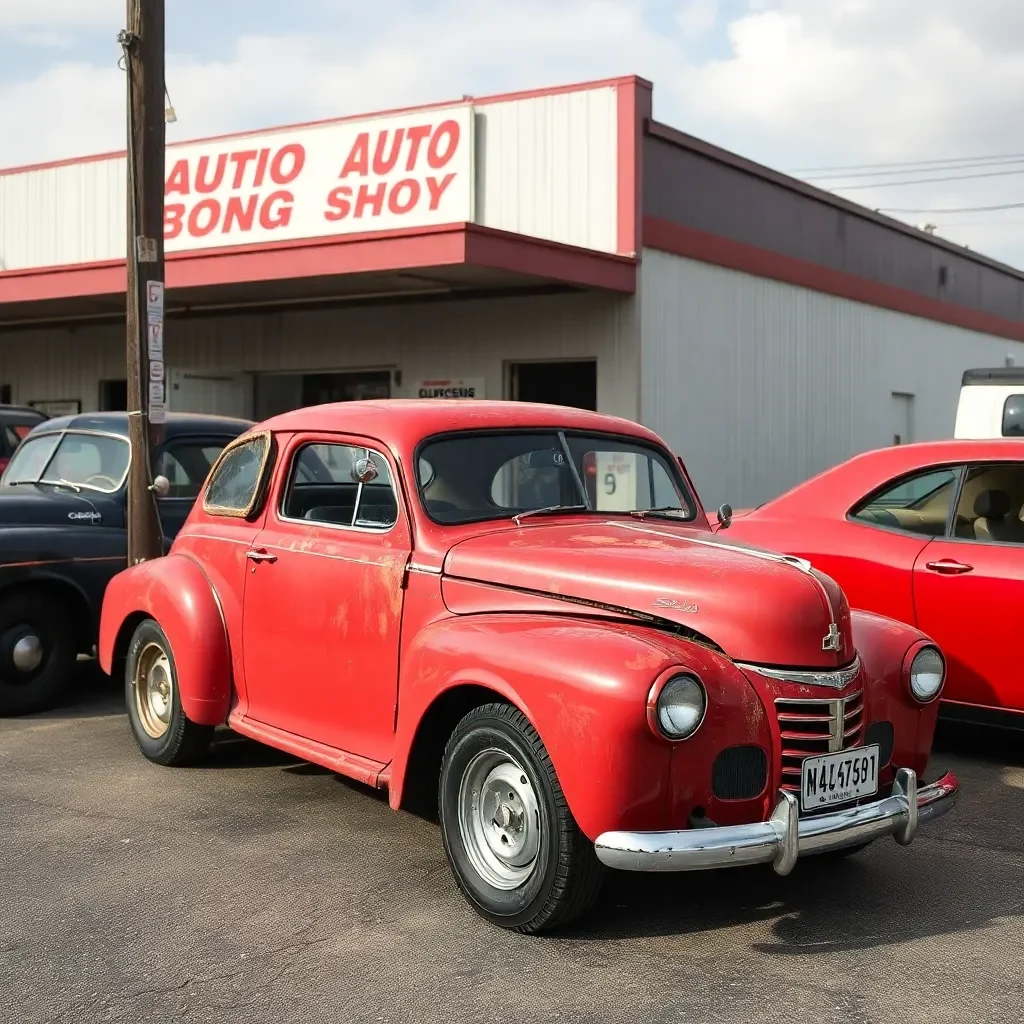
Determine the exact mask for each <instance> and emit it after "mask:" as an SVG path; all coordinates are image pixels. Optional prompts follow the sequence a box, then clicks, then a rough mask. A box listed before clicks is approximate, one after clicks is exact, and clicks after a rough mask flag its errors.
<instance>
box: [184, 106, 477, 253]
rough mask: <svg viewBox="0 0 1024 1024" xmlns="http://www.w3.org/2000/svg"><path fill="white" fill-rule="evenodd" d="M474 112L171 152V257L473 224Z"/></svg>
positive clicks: (314, 128) (425, 113) (373, 121)
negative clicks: (227, 248) (191, 252)
mask: <svg viewBox="0 0 1024 1024" xmlns="http://www.w3.org/2000/svg"><path fill="white" fill-rule="evenodd" d="M473 166H474V161H473V108H472V107H471V106H469V105H468V104H467V105H465V106H459V107H448V108H444V109H440V110H421V111H416V112H413V113H405V114H396V115H391V116H388V117H378V118H370V119H366V120H359V121H343V122H340V123H336V124H321V125H310V126H308V127H305V128H286V129H282V130H280V131H274V132H265V133H262V134H256V135H249V136H244V137H236V138H233V139H221V140H214V141H211V142H197V143H190V144H187V145H183V146H173V147H171V148H169V149H168V151H167V179H166V183H165V186H164V238H165V247H166V250H167V251H168V252H176V251H182V250H190V249H207V248H214V247H218V246H228V245H250V244H266V243H272V242H280V241H285V240H287V239H297V238H315V237H321V236H324V235H341V234H350V233H354V232H364V231H395V230H400V229H406V228H416V227H425V226H429V225H434V224H453V223H456V222H459V223H461V222H464V221H471V220H472V219H473Z"/></svg>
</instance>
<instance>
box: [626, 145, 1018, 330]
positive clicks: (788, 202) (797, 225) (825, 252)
mask: <svg viewBox="0 0 1024 1024" xmlns="http://www.w3.org/2000/svg"><path fill="white" fill-rule="evenodd" d="M707 148H708V149H709V150H710V149H713V147H707ZM769 173H770V174H772V172H769ZM643 177H644V194H643V203H644V214H645V215H646V216H649V217H658V218H661V219H663V220H666V221H669V222H671V223H673V224H681V225H684V226H686V227H691V228H695V229H697V230H700V231H706V232H708V233H710V234H713V235H717V236H720V237H722V238H728V239H731V240H732V241H736V242H743V243H745V244H747V245H752V246H756V247H757V248H759V249H764V250H766V251H768V252H774V253H779V254H781V255H784V256H790V257H793V258H794V259H800V260H804V261H806V262H808V263H814V264H818V265H820V266H822V267H828V268H830V269H832V270H838V271H844V272H846V273H848V274H853V275H855V276H857V277H863V278H867V279H868V280H871V281H877V282H879V283H881V284H887V285H891V286H893V287H896V288H903V289H905V290H906V291H909V292H914V293H916V294H918V295H925V296H928V297H929V298H933V299H941V300H943V301H945V302H950V303H953V304H955V305H959V306H965V307H967V308H969V309H975V310H979V311H981V312H984V313H989V314H991V315H993V316H999V317H1002V318H1003V319H1006V320H1011V321H1016V322H1020V323H1024V272H1017V273H1014V272H1013V271H1009V270H1007V271H1001V270H999V269H997V267H996V266H995V265H994V264H993V263H992V262H981V261H976V260H973V259H971V258H970V257H969V256H967V255H963V254H958V253H957V252H956V251H954V249H953V247H952V246H943V245H941V244H937V241H930V240H928V239H927V238H924V237H916V236H915V235H914V234H911V233H905V232H902V231H900V230H898V229H897V228H895V227H886V226H885V225H884V224H882V223H879V222H878V221H876V220H872V219H868V218H866V217H864V216H858V215H857V214H856V213H853V212H850V211H849V210H845V209H842V208H840V207H839V206H836V205H832V204H830V203H827V202H823V201H821V200H816V199H814V198H812V197H811V196H810V195H808V194H806V193H805V192H802V191H797V190H794V189H791V188H787V187H785V186H784V185H782V184H780V183H778V182H777V181H775V180H771V178H767V177H759V176H757V175H755V174H752V173H750V172H749V171H745V170H742V169H741V168H739V167H736V166H732V165H730V164H728V163H724V162H722V161H719V160H716V159H713V158H712V157H710V156H707V155H703V154H702V153H699V152H696V151H694V150H691V149H687V148H684V147H683V146H680V145H675V144H673V143H672V142H669V141H667V140H665V139H662V138H655V137H653V136H650V135H648V136H646V137H645V139H644V174H643ZM772 177H774V178H781V177H782V176H781V175H774V174H772ZM807 191H808V192H809V191H810V190H809V189H808V190H807ZM867 213H869V211H866V210H865V214H867ZM943 266H944V267H946V268H947V271H946V273H947V277H946V283H945V284H942V283H941V282H940V279H939V270H940V268H941V267H943Z"/></svg>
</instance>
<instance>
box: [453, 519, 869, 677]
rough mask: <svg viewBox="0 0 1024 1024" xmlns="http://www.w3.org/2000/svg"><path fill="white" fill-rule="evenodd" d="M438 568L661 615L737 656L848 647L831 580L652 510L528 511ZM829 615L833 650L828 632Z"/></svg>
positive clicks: (848, 653)
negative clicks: (551, 519)
mask: <svg viewBox="0 0 1024 1024" xmlns="http://www.w3.org/2000/svg"><path fill="white" fill-rule="evenodd" d="M444 571H445V573H446V574H447V575H448V576H450V577H455V578H460V579H465V580H473V581H476V582H480V583H489V584H493V585H495V586H499V587H504V588H510V589H512V590H516V591H523V592H526V593H529V594H533V595H549V596H552V597H557V598H574V599H577V600H583V601H588V602H594V603H596V604H603V605H610V606H614V607H617V608H627V609H629V610H631V611H633V612H639V613H641V614H644V615H653V616H657V617H658V618H661V619H668V620H671V621H672V622H677V623H680V624H682V625H684V626H687V627H688V628H690V629H693V630H695V631H697V632H698V633H701V634H703V635H704V636H705V637H707V638H708V639H710V640H713V641H714V642H715V643H716V644H718V646H719V647H721V648H722V650H724V651H725V653H726V654H728V655H729V657H731V658H733V659H735V660H737V661H749V662H756V663H759V664H764V665H780V666H787V667H806V668H836V667H839V666H841V665H845V664H848V663H849V662H850V661H851V660H852V659H853V657H854V647H853V639H852V635H851V625H850V612H849V606H848V605H847V602H846V599H845V597H844V595H843V593H842V591H841V590H840V589H839V587H838V586H837V585H836V584H835V582H834V581H833V580H831V579H830V578H829V577H827V576H824V575H822V574H821V573H818V572H816V571H814V570H812V569H811V568H810V566H809V565H808V563H806V562H801V561H800V560H799V559H792V558H787V557H786V556H784V555H778V554H774V553H771V552H767V551H764V550H763V549H760V548H755V547H751V546H748V545H744V544H740V543H731V542H729V541H727V540H725V539H722V538H718V537H716V536H715V535H714V534H712V533H710V532H709V531H707V530H699V529H690V528H687V527H682V526H677V525H675V524H672V523H666V522H664V521H659V520H654V519H647V520H643V521H639V520H637V521H623V520H617V521H616V520H613V521H604V520H602V521H583V520H580V519H577V520H576V521H575V522H573V523H565V522H562V523H557V524H556V523H529V524H524V525H523V526H522V527H521V528H519V529H516V528H511V529H509V530H506V531H501V532H498V533H489V534H485V535H482V536H477V537H472V538H470V539H468V540H464V541H461V542H460V543H458V544H456V545H455V546H454V547H453V548H451V550H450V551H449V552H448V555H447V558H446V560H445V566H444ZM514 604H515V602H514V601H512V600H510V607H511V606H512V605H514ZM833 623H834V624H835V626H836V627H837V628H838V631H839V641H838V646H839V650H838V651H835V650H829V649H827V647H826V643H825V641H826V638H827V637H828V636H829V634H830V631H831V628H832V624H833Z"/></svg>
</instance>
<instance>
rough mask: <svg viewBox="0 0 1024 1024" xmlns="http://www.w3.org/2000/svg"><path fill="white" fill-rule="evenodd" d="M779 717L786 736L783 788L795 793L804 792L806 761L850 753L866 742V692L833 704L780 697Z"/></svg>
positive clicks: (780, 725)
mask: <svg viewBox="0 0 1024 1024" xmlns="http://www.w3.org/2000/svg"><path fill="white" fill-rule="evenodd" d="M775 714H776V715H777V716H778V719H779V731H780V732H781V734H782V788H783V789H788V790H789V791H790V792H793V793H799V792H800V766H801V765H802V764H803V760H804V758H805V757H814V756H816V755H818V754H832V753H837V752H839V751H840V750H848V749H849V748H850V747H856V746H859V745H860V744H861V742H862V741H863V737H864V693H863V691H858V692H857V693H851V694H850V695H849V696H847V697H838V698H836V699H833V700H830V699H828V698H820V699H818V698H815V699H813V700H794V699H791V698H788V697H778V698H776V700H775Z"/></svg>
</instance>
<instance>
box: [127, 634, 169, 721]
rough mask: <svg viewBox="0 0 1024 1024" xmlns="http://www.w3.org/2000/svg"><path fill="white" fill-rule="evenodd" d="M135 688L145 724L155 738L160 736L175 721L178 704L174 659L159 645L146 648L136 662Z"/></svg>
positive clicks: (137, 707)
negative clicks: (174, 677)
mask: <svg viewBox="0 0 1024 1024" xmlns="http://www.w3.org/2000/svg"><path fill="white" fill-rule="evenodd" d="M132 690H133V691H134V693H135V707H136V710H137V711H138V713H139V721H141V722H142V727H143V728H144V729H145V730H146V732H147V733H149V735H150V736H152V737H153V739H159V738H160V737H161V736H163V734H164V733H165V732H167V727H168V726H169V725H170V724H171V708H172V707H173V705H174V699H173V695H174V682H173V679H172V676H171V662H170V659H169V658H168V657H167V653H166V652H165V651H164V649H163V648H162V647H161V646H160V645H159V644H148V645H147V646H146V647H144V648H143V650H142V653H141V654H140V655H139V660H138V661H137V662H136V663H135V675H134V676H133V677H132Z"/></svg>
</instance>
